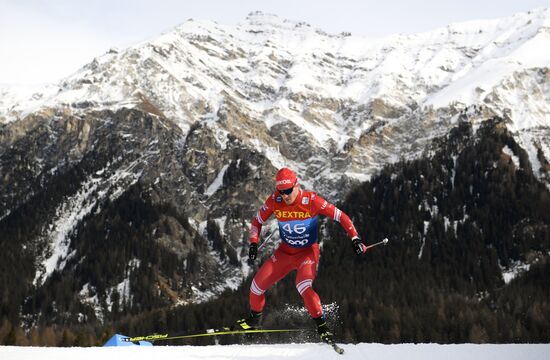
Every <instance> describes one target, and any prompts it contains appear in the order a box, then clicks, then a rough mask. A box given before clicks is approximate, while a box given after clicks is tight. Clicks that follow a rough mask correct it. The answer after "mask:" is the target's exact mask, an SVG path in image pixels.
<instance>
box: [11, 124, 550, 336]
mask: <svg viewBox="0 0 550 360" xmlns="http://www.w3.org/2000/svg"><path fill="white" fill-rule="evenodd" d="M503 149H508V150H507V151H503ZM510 152H513V154H514V156H515V157H512V156H510V155H509V154H510ZM533 171H538V169H532V168H531V164H530V162H529V160H528V156H527V154H526V153H525V152H524V150H522V149H521V148H520V146H519V145H518V144H517V143H516V142H515V141H514V138H513V137H512V136H511V135H510V133H509V132H508V130H506V127H505V126H503V124H502V120H500V119H494V120H491V121H487V122H485V123H484V124H482V125H481V126H480V128H479V129H478V130H477V132H476V133H475V134H474V130H473V129H472V126H471V125H470V124H469V123H467V122H464V123H460V124H458V125H457V126H456V127H455V128H454V129H453V130H452V131H451V133H449V134H448V135H447V136H445V137H443V138H441V139H439V140H437V141H436V142H435V143H434V144H433V147H432V149H430V150H429V151H427V152H426V154H425V156H423V157H421V158H419V159H415V160H406V159H403V160H401V161H399V162H398V163H396V164H392V165H388V166H386V167H385V168H383V169H382V171H381V172H380V173H379V174H378V175H377V176H375V177H373V178H372V179H371V180H370V181H368V182H365V183H362V184H360V185H358V186H357V187H355V188H354V189H353V190H352V191H351V192H350V193H349V194H348V195H347V197H346V199H345V200H344V201H343V202H342V203H341V204H338V206H339V207H340V208H341V209H342V210H343V211H345V212H346V213H347V214H348V215H349V216H350V217H351V218H352V220H353V222H354V224H355V226H356V227H357V229H358V231H359V233H360V234H361V236H362V238H363V240H364V241H365V242H366V243H367V244H371V243H374V242H377V241H380V240H381V239H383V238H384V237H387V238H389V240H390V242H389V244H388V245H387V246H380V247H376V248H374V249H372V250H371V251H369V252H368V253H367V254H365V255H364V256H362V257H357V256H356V255H355V254H354V253H353V251H352V246H351V242H350V241H349V239H348V238H347V236H346V234H345V232H344V231H343V230H342V228H341V227H340V225H339V224H338V223H334V222H332V221H331V220H327V221H325V222H323V226H322V227H321V234H320V238H321V239H323V240H322V252H321V261H320V265H319V269H318V276H317V280H316V282H315V283H314V288H315V289H316V291H317V292H318V293H319V295H320V297H321V300H322V301H323V303H324V304H325V305H328V308H329V309H330V311H328V317H329V322H330V324H331V325H332V326H333V327H334V329H335V332H336V337H337V338H338V339H339V340H340V341H342V342H382V343H398V342H438V343H460V342H474V343H483V342H491V343H514V342H548V341H549V340H550V281H548V278H550V262H549V261H548V253H549V251H550V192H549V190H548V188H547V187H546V186H545V185H543V184H541V183H540V182H539V181H538V180H537V179H536V177H535V176H534V175H533ZM74 176H78V174H74ZM68 183H70V181H69V182H68ZM64 191H67V190H66V189H65V190H64ZM321 195H322V194H321ZM329 200H330V199H329ZM106 207H107V208H108V209H109V210H108V211H107V212H105V213H104V214H103V215H102V216H103V217H104V218H103V219H99V218H97V217H94V216H93V215H90V217H89V219H87V220H86V221H87V224H88V225H87V226H86V227H85V228H83V229H80V230H79V231H77V232H76V234H77V235H75V236H74V237H73V241H78V244H80V245H78V244H77V245H76V246H86V244H88V243H89V242H87V241H85V239H86V238H94V239H101V238H105V236H104V235H105V234H104V233H103V232H105V231H109V232H110V238H111V239H112V238H113V236H115V237H116V238H117V239H119V241H117V242H116V244H117V245H116V246H114V247H113V244H112V243H111V244H104V246H106V247H107V246H108V247H109V251H107V252H106V253H108V254H109V256H108V258H94V257H93V256H94V255H93V253H92V252H91V251H90V252H89V253H90V257H89V258H87V259H85V260H81V261H84V262H85V264H87V265H86V266H85V267H83V269H84V270H83V271H84V272H85V273H84V274H75V276H74V277H73V278H69V279H64V280H63V281H56V278H55V274H54V275H53V276H52V279H50V280H48V281H51V287H49V288H48V290H49V291H42V292H39V293H37V294H35V295H34V296H32V297H30V298H28V299H26V301H25V308H24V309H22V313H23V314H32V313H37V312H40V313H47V312H48V311H52V314H54V313H55V314H65V316H66V317H65V318H63V317H61V318H57V319H56V321H51V322H49V323H48V322H44V323H40V324H36V323H35V326H34V327H32V329H34V330H31V331H27V332H25V331H24V330H23V329H22V328H21V327H19V326H15V325H13V324H15V323H16V322H17V320H18V319H17V317H16V316H15V315H14V314H16V313H18V311H19V310H21V309H14V308H11V307H10V304H15V303H16V302H14V301H12V300H13V299H17V298H18V297H21V296H23V294H24V293H25V289H24V288H22V289H21V292H20V293H8V292H6V291H4V292H2V293H1V294H0V296H2V299H1V300H2V302H1V304H0V305H1V307H0V310H1V315H2V322H1V323H0V343H3V344H21V345H24V344H33V345H83V346H85V345H95V344H101V343H102V342H104V341H105V340H106V339H107V338H108V337H110V336H111V335H112V334H113V333H115V332H118V333H124V334H128V335H144V334H149V333H154V332H179V331H189V332H193V331H200V330H202V329H204V328H209V327H219V326H221V325H227V324H231V323H233V322H234V321H235V320H236V319H238V318H240V317H242V316H245V315H246V313H247V303H248V287H249V285H250V281H251V278H248V279H247V281H245V282H244V284H243V285H242V286H241V287H240V288H239V289H238V290H236V291H226V292H225V293H224V294H223V295H222V296H221V297H219V298H218V299H216V300H213V301H211V302H207V303H202V304H195V305H187V306H180V307H172V306H170V301H169V299H164V300H162V299H161V300H159V298H158V297H156V296H154V295H155V294H154V293H153V292H154V290H153V289H154V288H155V286H154V284H152V283H151V279H153V274H152V273H153V272H155V271H159V272H161V273H167V274H180V275H181V276H182V277H183V276H184V274H185V273H186V271H189V270H193V269H195V270H196V268H198V267H199V266H200V264H199V260H198V256H197V253H199V252H200V251H201V250H205V248H204V245H201V243H200V241H199V240H200V239H199V238H198V237H196V236H195V235H196V234H194V233H193V230H192V229H191V228H190V227H189V224H188V223H187V220H186V217H185V215H183V214H173V216H175V217H176V218H177V219H178V221H179V222H180V224H181V226H182V227H183V228H185V229H186V230H187V232H186V233H185V234H186V235H185V239H182V241H186V242H190V243H193V244H194V247H193V248H194V249H195V250H194V251H195V252H192V253H190V254H189V255H188V257H187V258H186V261H185V263H184V262H182V261H181V259H178V258H176V257H174V256H171V255H170V253H169V252H166V253H164V252H162V251H161V250H159V248H157V247H153V246H152V245H151V241H148V240H150V239H149V238H148V236H150V235H145V234H150V232H149V231H146V230H147V229H148V225H149V224H152V223H158V221H159V219H161V218H162V214H164V213H167V212H171V213H174V212H175V210H174V209H173V208H171V207H170V206H169V205H166V206H164V207H159V206H154V205H151V202H150V201H149V199H147V196H145V195H144V192H143V189H141V188H140V187H139V184H137V185H135V186H134V187H132V190H131V191H129V192H128V193H127V194H125V195H124V196H122V197H121V198H119V199H118V200H117V201H116V203H113V204H108V206H106ZM21 211H23V212H24V209H22V210H21ZM92 213H93V212H92ZM16 215H17V214H16ZM23 216H24V215H21V217H23ZM10 219H11V220H10V221H14V222H16V221H17V219H18V218H17V216H12V217H11V218H10ZM105 222H108V223H109V225H110V226H109V229H108V230H107V229H105V228H104V227H103V226H102V224H104V223H105ZM13 224H15V223H12V224H11V225H13ZM94 224H96V225H97V226H95V225H94ZM11 225H10V226H8V225H6V224H5V223H4V226H5V228H3V229H0V230H2V231H8V230H9V229H15V228H17V229H19V230H18V233H10V236H13V237H15V238H17V237H20V238H24V237H25V236H26V235H28V234H26V233H25V232H26V231H28V232H30V231H33V228H32V226H30V227H28V228H25V227H16V226H11ZM208 227H209V229H208V230H209V231H208V233H209V234H212V237H213V239H212V240H213V241H214V244H217V245H216V246H218V248H219V249H221V250H223V251H222V253H224V252H227V255H225V256H228V257H229V259H230V261H233V262H234V261H236V259H237V258H236V255H235V254H232V253H231V252H228V251H226V250H224V247H223V241H221V240H220V234H219V232H218V231H216V228H215V227H216V225H215V223H214V222H211V223H210V222H209V224H208ZM77 239H78V240H77ZM99 246H101V244H100V245H99ZM3 250H4V254H5V255H3V256H2V263H3V266H5V267H6V268H7V267H11V266H13V267H16V268H20V272H21V275H20V276H24V272H25V271H26V270H25V269H27V267H26V265H25V264H26V263H27V262H29V263H30V262H31V261H32V259H26V258H24V257H23V258H20V261H15V260H13V259H15V257H14V256H13V255H14V254H12V253H10V251H11V250H10V248H9V246H7V244H6V247H4V248H3ZM135 252H139V256H140V258H141V259H144V260H142V261H148V262H149V263H150V264H151V266H149V267H141V268H140V269H143V270H141V272H139V273H136V274H134V275H133V276H135V277H136V278H135V279H134V281H133V283H134V284H135V285H134V287H133V288H132V292H133V294H134V298H133V304H132V305H130V304H129V305H128V306H127V307H126V308H113V309H111V313H110V318H108V319H103V322H101V321H100V320H101V319H96V318H95V316H94V314H93V313H90V311H89V310H88V309H84V308H77V306H78V305H77V302H75V301H73V300H74V299H73V296H74V291H75V289H80V288H81V287H82V285H83V283H92V284H94V286H95V287H96V288H97V287H99V288H100V287H101V286H106V284H104V282H105V281H106V280H105V279H107V278H108V276H109V274H110V273H112V271H110V270H109V266H117V264H126V263H127V261H128V260H129V259H131V258H132V254H133V253H135ZM267 255H268V254H263V256H264V257H265V256H267ZM10 258H11V259H12V260H9V259H10ZM73 261H79V260H77V259H75V260H73ZM518 264H530V267H529V270H528V271H525V272H523V273H520V274H518V275H517V276H516V277H515V278H514V279H513V280H511V281H510V282H508V283H506V282H505V281H504V279H503V276H502V274H503V271H506V270H507V269H511V268H514V266H516V265H518ZM257 265H258V264H256V266H257ZM7 273H8V272H7V271H6V272H4V271H2V272H1V273H0V284H3V285H6V287H5V288H8V285H9V283H10V282H14V281H18V279H17V278H10V277H7V276H5V275H4V274H7ZM111 280H112V279H111ZM111 280H109V281H111ZM113 281H114V280H113ZM114 282H115V283H117V281H114ZM9 288H13V287H12V286H10V287H9ZM116 296H117V294H111V297H114V298H116ZM267 296H268V300H267V307H266V309H265V320H264V325H265V326H284V327H288V326H297V327H311V328H312V330H313V322H312V321H311V320H310V319H308V316H307V315H306V313H305V312H304V311H300V310H299V309H301V307H302V302H301V298H300V296H299V295H298V293H297V292H296V288H295V285H294V278H293V276H288V277H287V278H286V279H285V280H283V281H281V282H280V283H279V284H277V285H276V286H275V287H274V288H272V289H271V290H270V291H269V292H268V295H267ZM51 298H54V299H55V302H54V304H55V307H56V308H55V309H53V308H52V305H51V304H52V301H51V300H52V299H51ZM102 301H105V299H103V300H102ZM115 303H116V302H115ZM292 309H297V310H295V311H294V310H292ZM54 310H55V311H54ZM291 310H292V311H291ZM77 313H81V314H86V316H89V319H88V321H86V322H84V323H82V322H79V321H78V319H73V318H71V316H72V315H71V314H77ZM59 316H61V315H58V317H59ZM27 320H28V321H29V323H32V321H33V319H31V318H29V319H27ZM36 321H38V320H36ZM312 334H313V332H312ZM312 334H306V335H305V336H304V337H303V338H301V339H296V338H294V339H293V340H294V341H299V340H303V339H305V340H307V339H308V336H313V335H312ZM281 340H284V339H282V338H281V337H275V336H271V337H265V338H259V339H258V338H257V339H253V340H249V341H281ZM212 341H213V340H212V339H207V340H204V339H203V340H198V341H196V342H194V343H197V344H206V343H211V342H212ZM221 341H222V342H237V341H243V339H240V338H224V339H222V340H221ZM173 343H175V344H177V343H179V344H181V342H173ZM189 343H193V342H189Z"/></svg>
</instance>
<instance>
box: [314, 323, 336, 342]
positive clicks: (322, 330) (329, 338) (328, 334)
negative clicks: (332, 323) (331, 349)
mask: <svg viewBox="0 0 550 360" xmlns="http://www.w3.org/2000/svg"><path fill="white" fill-rule="evenodd" d="M313 320H315V323H316V324H317V333H318V334H319V337H320V338H321V340H323V342H325V343H327V344H330V345H332V344H334V334H333V333H332V331H330V329H329V327H328V325H327V322H326V320H325V317H324V316H321V317H318V318H316V319H313Z"/></svg>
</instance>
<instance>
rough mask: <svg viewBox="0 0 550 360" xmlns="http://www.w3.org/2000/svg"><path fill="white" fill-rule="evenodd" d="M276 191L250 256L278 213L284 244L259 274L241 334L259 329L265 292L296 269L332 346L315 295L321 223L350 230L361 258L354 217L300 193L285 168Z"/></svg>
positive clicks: (257, 222) (255, 230)
mask: <svg viewBox="0 0 550 360" xmlns="http://www.w3.org/2000/svg"><path fill="white" fill-rule="evenodd" d="M275 185H276V191H275V192H274V193H273V194H272V195H271V196H269V198H268V199H267V200H266V201H265V203H264V204H263V206H262V207H261V209H260V211H259V212H258V213H257V215H256V216H255V217H254V219H253V220H252V225H251V226H250V236H249V240H250V247H249V252H248V256H249V259H250V260H252V261H254V260H255V259H256V257H257V254H258V242H259V236H260V232H261V229H262V225H263V224H264V223H265V222H266V221H267V220H268V219H269V217H270V216H271V215H272V214H275V217H276V218H277V221H278V222H279V234H280V237H281V239H282V241H281V244H280V245H279V247H278V248H277V249H276V250H275V252H274V253H273V254H272V255H271V257H269V258H268V259H267V261H266V262H265V263H264V264H263V265H262V266H261V268H260V270H258V272H257V274H256V276H255V277H254V279H253V280H252V285H251V286H250V316H249V317H248V318H246V319H242V320H239V321H238V322H237V325H238V326H239V327H240V328H242V329H251V328H257V327H258V326H259V323H260V321H261V315H262V310H263V308H264V305H265V292H266V291H267V290H268V289H269V288H271V287H272V286H273V285H274V284H275V283H276V282H278V281H279V280H281V279H282V278H284V277H285V276H286V275H287V274H288V273H289V272H290V271H292V270H296V271H297V273H296V289H297V290H298V292H299V293H300V295H301V296H302V298H303V300H304V304H305V307H306V309H307V311H308V312H309V314H310V315H311V317H312V318H313V320H314V321H315V323H316V325H317V331H318V333H319V335H320V337H321V339H322V340H323V341H324V342H327V343H333V342H334V339H333V334H332V332H331V331H330V329H329V328H328V326H327V324H326V321H325V316H324V314H323V309H322V307H321V301H320V299H319V295H317V293H316V292H315V290H313V281H314V280H315V276H316V274H317V264H318V262H319V244H318V239H317V224H318V221H319V215H324V216H327V217H330V218H331V219H333V220H336V221H338V222H339V223H340V224H341V225H342V227H343V228H344V229H345V230H346V232H347V233H348V235H349V237H350V238H351V243H352V245H353V249H354V251H355V253H356V254H358V255H361V254H363V253H364V252H365V251H366V246H365V244H363V243H362V242H361V240H360V239H359V236H358V235H357V230H355V227H354V226H353V223H352V222H351V220H350V218H349V217H348V216H347V215H346V214H345V213H344V212H342V211H341V210H339V209H338V208H336V207H335V206H334V205H333V204H331V203H329V202H328V201H326V200H325V199H323V198H322V197H320V196H318V195H317V194H316V193H314V192H311V191H305V190H302V189H301V188H300V185H299V184H298V179H297V177H296V174H295V173H294V172H293V171H292V170H290V169H289V168H282V169H280V170H279V171H278V172H277V175H276V178H275Z"/></svg>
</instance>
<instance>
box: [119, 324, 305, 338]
mask: <svg viewBox="0 0 550 360" xmlns="http://www.w3.org/2000/svg"><path fill="white" fill-rule="evenodd" d="M298 331H304V329H250V330H231V329H230V328H228V327H224V328H221V329H208V330H206V331H205V332H203V333H197V334H186V335H179V334H173V335H171V334H151V335H145V336H134V337H127V338H124V341H128V342H138V341H164V340H175V339H192V338H198V337H206V336H221V335H240V334H265V333H283V332H298Z"/></svg>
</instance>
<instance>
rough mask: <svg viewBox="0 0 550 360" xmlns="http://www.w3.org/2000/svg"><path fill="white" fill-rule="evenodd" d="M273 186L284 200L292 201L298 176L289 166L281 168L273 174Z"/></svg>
mask: <svg viewBox="0 0 550 360" xmlns="http://www.w3.org/2000/svg"><path fill="white" fill-rule="evenodd" d="M275 187H276V188H277V192H278V193H279V194H280V195H281V196H282V197H283V199H284V200H285V202H287V203H292V202H293V201H294V199H295V198H296V193H297V191H296V189H297V187H298V178H297V177H296V174H295V173H294V171H292V170H290V169H289V168H286V167H284V168H281V169H279V171H277V175H276V176H275Z"/></svg>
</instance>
